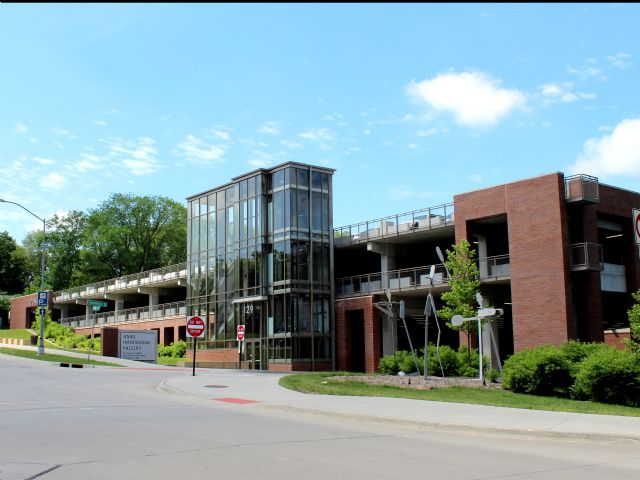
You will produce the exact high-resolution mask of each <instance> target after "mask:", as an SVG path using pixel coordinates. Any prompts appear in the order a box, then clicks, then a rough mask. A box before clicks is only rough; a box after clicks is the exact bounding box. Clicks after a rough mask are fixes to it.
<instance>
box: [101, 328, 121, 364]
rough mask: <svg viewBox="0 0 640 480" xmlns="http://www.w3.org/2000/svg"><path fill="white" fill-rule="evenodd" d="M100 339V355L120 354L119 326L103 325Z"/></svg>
mask: <svg viewBox="0 0 640 480" xmlns="http://www.w3.org/2000/svg"><path fill="white" fill-rule="evenodd" d="M100 340H101V341H100V355H104V356H106V357H117V356H118V340H119V336H118V327H103V328H102V337H101V339H100Z"/></svg>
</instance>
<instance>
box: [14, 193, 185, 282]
mask: <svg viewBox="0 0 640 480" xmlns="http://www.w3.org/2000/svg"><path fill="white" fill-rule="evenodd" d="M23 245H24V252H25V253H24V257H25V264H26V265H27V270H28V275H26V283H27V284H30V288H29V289H28V291H36V290H39V287H40V283H39V281H40V258H41V257H40V255H41V252H42V231H37V230H36V231H33V232H30V233H29V234H28V235H27V237H26V238H25V240H24V242H23ZM46 249H47V256H46V265H47V272H46V286H47V288H48V289H52V290H62V289H65V288H70V287H73V286H77V285H82V284H86V283H92V282H97V281H100V280H105V279H107V278H113V277H118V276H122V275H128V274H131V273H137V272H142V271H145V270H150V269H154V268H159V267H162V266H165V265H171V264H174V263H179V262H184V261H185V260H186V256H187V209H186V207H184V206H183V205H181V204H180V203H178V202H176V201H174V200H171V199H169V198H166V197H161V196H152V197H150V196H137V195H132V194H112V195H111V196H110V197H109V198H108V199H107V200H106V201H104V202H102V203H101V204H99V205H98V207H97V208H95V209H92V210H89V211H88V212H87V213H83V212H81V211H72V212H69V213H68V214H66V215H64V216H58V215H56V216H54V217H53V218H52V219H50V220H49V221H48V222H47V232H46ZM23 288H24V286H23Z"/></svg>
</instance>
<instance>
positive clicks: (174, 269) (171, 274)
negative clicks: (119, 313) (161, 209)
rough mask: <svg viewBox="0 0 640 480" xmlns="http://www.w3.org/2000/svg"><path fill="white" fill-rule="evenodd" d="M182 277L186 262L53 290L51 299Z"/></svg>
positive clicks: (109, 290) (67, 298)
mask: <svg viewBox="0 0 640 480" xmlns="http://www.w3.org/2000/svg"><path fill="white" fill-rule="evenodd" d="M184 278H187V264H186V262H185V263H177V264H175V265H169V266H166V267H161V268H156V269H155V270H147V271H145V272H140V273H132V274H131V275H126V276H124V277H117V278H110V279H109V280H103V281H101V282H96V283H90V284H88V285H82V286H80V287H74V288H69V289H67V290H60V291H57V292H53V301H54V302H64V301H67V300H75V299H76V298H86V297H90V296H91V295H96V294H104V293H113V292H117V291H118V290H123V289H126V288H134V287H146V286H148V285H154V284H158V283H162V282H167V281H169V280H178V279H184Z"/></svg>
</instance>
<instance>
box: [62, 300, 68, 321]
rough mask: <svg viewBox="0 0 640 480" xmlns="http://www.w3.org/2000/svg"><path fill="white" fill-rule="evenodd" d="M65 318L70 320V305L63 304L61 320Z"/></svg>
mask: <svg viewBox="0 0 640 480" xmlns="http://www.w3.org/2000/svg"><path fill="white" fill-rule="evenodd" d="M65 318H69V305H65V304H63V305H61V306H60V320H64V319H65Z"/></svg>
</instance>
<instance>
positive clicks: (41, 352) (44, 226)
mask: <svg viewBox="0 0 640 480" xmlns="http://www.w3.org/2000/svg"><path fill="white" fill-rule="evenodd" d="M0 203H11V204H13V205H17V206H19V207H20V208H21V209H23V210H25V211H26V212H29V213H30V214H31V215H33V216H34V217H36V218H37V219H38V220H40V221H41V222H42V262H41V265H40V273H41V276H42V281H41V283H40V291H41V292H44V257H45V253H46V248H47V247H46V243H45V237H46V235H47V223H46V222H45V220H44V219H43V218H40V217H39V216H37V215H36V214H35V213H33V212H32V211H31V210H29V209H28V208H26V207H23V206H22V205H20V204H19V203H16V202H10V201H9V200H5V199H4V198H0ZM44 316H45V311H44V307H43V306H40V342H39V344H38V355H44Z"/></svg>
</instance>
